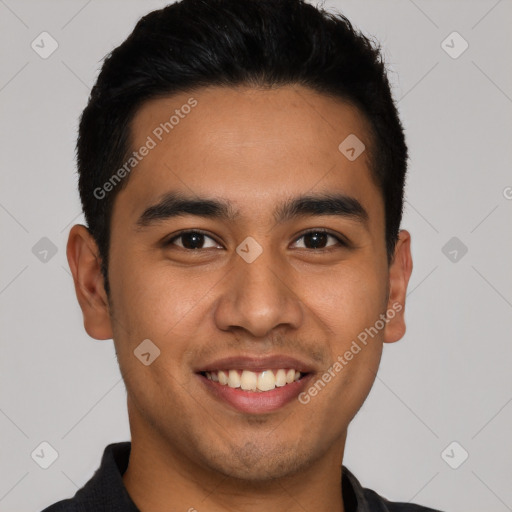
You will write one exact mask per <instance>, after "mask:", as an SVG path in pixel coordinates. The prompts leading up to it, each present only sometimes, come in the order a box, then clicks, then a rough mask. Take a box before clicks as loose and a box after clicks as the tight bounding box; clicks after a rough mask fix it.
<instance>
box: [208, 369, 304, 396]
mask: <svg viewBox="0 0 512 512" xmlns="http://www.w3.org/2000/svg"><path fill="white" fill-rule="evenodd" d="M274 372H275V373H274ZM206 377H207V378H208V379H210V380H213V381H214V382H218V383H219V384H222V385H223V386H229V387H230V388H241V389H243V390H244V391H270V390H272V389H275V388H276V387H278V388H279V387H282V386H285V385H286V384H291V383H292V382H294V381H296V380H299V379H300V378H301V373H300V372H299V371H297V370H294V369H289V370H286V369H279V370H264V371H262V372H257V373H256V372H251V371H250V370H219V371H211V372H206Z"/></svg>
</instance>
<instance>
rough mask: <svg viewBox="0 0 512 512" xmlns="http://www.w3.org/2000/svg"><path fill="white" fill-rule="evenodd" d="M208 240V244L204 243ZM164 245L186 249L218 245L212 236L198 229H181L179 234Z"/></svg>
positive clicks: (207, 247)
mask: <svg viewBox="0 0 512 512" xmlns="http://www.w3.org/2000/svg"><path fill="white" fill-rule="evenodd" d="M177 240H181V242H180V243H176V241H177ZM208 241H210V242H209V245H205V242H208ZM165 245H177V246H178V247H181V248H183V249H188V250H197V249H209V248H211V247H218V244H217V242H216V241H215V240H213V238H211V237H210V236H208V235H206V234H204V233H201V232H200V231H183V232H182V233H180V234H179V235H177V236H175V237H173V238H171V239H170V240H169V241H168V242H167V243H166V244H165Z"/></svg>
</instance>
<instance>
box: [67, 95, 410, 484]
mask: <svg viewBox="0 0 512 512" xmlns="http://www.w3.org/2000/svg"><path fill="white" fill-rule="evenodd" d="M184 105H189V107H190V108H186V107H184ZM176 110H178V112H177V113H176V114H175V111H176ZM173 114H175V118H174V119H172V120H171V123H172V124H168V125H165V124H164V123H166V122H169V119H170V117H171V115H173ZM178 118H179V120H178V121H177V122H176V119H178ZM163 126H165V127H166V129H165V128H163ZM170 126H172V128H170ZM167 132H168V133H167ZM350 134H354V135H355V136H357V138H358V139H359V140H360V141H362V142H363V143H364V144H365V145H366V147H367V148H369V146H370V140H369V137H368V125H367V124H366V122H365V120H364V118H363V117H362V116H361V114H360V113H359V112H358V110H357V109H355V108H354V107H352V106H350V105H348V104H346V103H343V102H341V101H337V100H334V99H332V98H329V97H326V96H323V95H320V94H317V93H315V92H312V91H310V90H308V89H305V88H301V87H298V86H294V87H291V86H290V87H281V88H279V89H274V90H256V89H250V88H239V89H234V88H203V89H199V90H197V91H194V92H193V93H192V92H191V93H187V94H180V95H175V96H172V97H169V98H163V99H157V100H152V101H150V102H148V103H146V104H144V105H143V106H142V107H141V109H140V110H139V111H138V113H137V115H136V116H135V118H134V120H133V124H132V148H133V149H134V150H139V148H141V147H143V146H146V147H148V148H149V149H148V151H144V150H141V151H140V155H139V156H141V155H142V153H145V156H143V157H142V156H141V158H140V161H139V160H137V164H136V165H135V166H133V170H132V171H131V173H130V176H129V179H128V182H127V184H126V187H124V188H123V189H122V190H121V191H120V192H119V194H118V195H117V197H116V199H115V202H114V208H113V213H112V220H111V242H110V258H109V281H110V287H111V295H110V297H109V299H108V300H107V299H106V297H105V295H104V292H102V291H101V289H100V291H98V292H97V294H96V295H97V297H103V299H104V305H105V306H104V307H102V306H101V299H97V300H96V298H94V296H93V295H94V293H95V291H91V290H93V286H92V285H91V286H89V287H88V289H89V292H90V293H91V294H93V295H91V296H89V298H88V300H87V301H86V300H84V298H83V297H82V298H81V304H82V308H83V310H84V318H85V326H86V329H87V330H88V332H89V334H91V336H93V337H96V338H105V339H106V338H110V337H113V338H114V342H115V347H116V351H117V355H118V360H119V365H120V368H121V372H122V374H123V377H124V380H125V384H126V387H127V392H128V407H129V414H130V424H131V428H132V438H133V439H135V438H136V437H137V436H138V437H139V438H141V439H142V438H144V439H146V441H145V442H146V443H151V446H152V447H153V448H156V447H158V449H159V450H160V451H162V452H166V453H167V454H168V455H169V456H171V457H173V458H174V459H175V460H176V459H178V460H180V461H181V463H182V464H183V465H187V466H188V467H190V468H193V467H196V468H201V471H215V472H220V473H221V474H226V475H232V476H235V477H238V478H241V479H246V480H266V479H270V478H276V477H280V476H283V475H287V474H291V473H293V472H296V471H300V470H301V469H303V468H305V467H307V466H308V465H311V464H312V463H313V462H314V461H317V460H320V459H321V458H322V457H326V456H327V454H328V453H335V458H336V459H337V460H338V462H339V457H340V454H341V453H342V452H343V445H344V439H345V434H346V429H347V426H348V424H349V422H350V421H351V419H352V418H353V417H354V415H355V414H356V412H357V410H358V409H359V408H360V406H361V405H362V403H363V402H364V400H365V398H366V396H367V394H368V393H369V390H370V388H371V386H372V383H373V381H374V378H375V373H376V372H377V368H378V364H379V361H380V357H381V351H382V343H383V342H386V341H388V342H389V341H396V340H397V339H399V338H400V337H401V336H402V335H403V332H404V323H403V306H404V299H405V289H406V287H407V281H408V278H409V274H410V270H411V265H410V251H409V245H408V234H407V232H404V231H402V232H401V239H400V241H399V244H398V246H397V253H396V254H397V255H398V256H397V257H396V258H395V261H394V262H393V264H392V266H391V267H389V266H388V264H387V258H386V248H385V226H384V205H383V199H382V197H381V193H380V191H379V189H378V188H377V186H376V184H375V183H374V181H373V180H372V177H371V174H370V170H369V164H370V162H369V159H368V152H367V151H363V152H362V153H361V155H360V156H359V157H357V158H356V159H355V160H354V159H353V158H351V159H349V158H347V154H348V155H349V156H353V155H352V153H351V152H350V150H348V153H347V152H345V153H342V152H341V151H340V150H339V149H338V146H339V145H340V143H341V142H342V141H344V139H346V138H347V136H349V135H350ZM148 137H149V138H148ZM132 163H133V162H132ZM125 179H126V178H125ZM75 235H76V233H75ZM77 236H78V235H77ZM87 243H88V244H89V247H92V248H93V249H92V250H93V251H94V246H93V244H91V241H90V240H88V241H87ZM71 245H72V242H71V237H70V246H71ZM85 245H86V244H84V246H85ZM84 250H85V249H84ZM76 252H78V251H75V253H76ZM72 253H73V250H72V249H69V248H68V255H70V254H71V260H73V256H72ZM86 261H87V259H86V258H83V263H82V264H83V265H84V266H85V265H86V263H85V262H86ZM91 261H92V259H91ZM70 265H71V266H72V267H73V265H74V264H73V263H72V262H71V261H70ZM74 266H75V267H77V268H79V266H80V263H77V264H76V265H74ZM90 270H91V275H92V274H93V273H94V272H93V268H92V264H91V267H90ZM95 271H96V272H98V270H97V269H96V270H95ZM74 274H75V272H74ZM85 274H86V272H84V275H85ZM96 276H99V273H97V274H96ZM91 282H92V280H91ZM78 288H80V286H78V287H77V290H78ZM81 288H84V286H82V287H81ZM85 288H87V286H85ZM100 288H101V286H100ZM79 298H80V297H79ZM86 302H87V304H86ZM91 302H92V303H93V304H94V306H91ZM390 312H391V313H392V314H391V315H390ZM386 315H387V316H388V318H386ZM383 318H386V320H385V321H384V320H383ZM379 319H380V322H379ZM383 324H384V326H382V325H383ZM372 328H373V330H372ZM368 330H370V332H371V333H372V336H370V335H368ZM375 331H377V332H375ZM365 332H366V343H363V341H362V340H363V338H364V334H362V333H365ZM143 340H151V341H150V342H145V343H146V345H142V348H143V349H142V348H140V349H138V347H139V345H140V344H141V342H143ZM354 343H355V344H354ZM356 346H358V347H359V350H357V349H356V348H355V347H356ZM156 347H157V348H158V350H159V355H158V357H156V358H155V355H156V351H157V349H156ZM134 351H135V352H136V353H137V351H139V352H138V353H139V355H140V352H144V353H145V354H149V355H145V356H143V359H144V358H145V359H146V363H149V364H143V363H142V362H141V360H140V359H139V358H138V357H136V356H135V354H134ZM348 352H350V353H351V354H352V357H350V355H349V354H348ZM336 363H338V364H336ZM340 366H341V368H340ZM244 370H245V371H244ZM326 375H327V376H326ZM329 376H330V378H329ZM286 378H288V380H286ZM296 379H299V380H296ZM226 380H227V381H228V383H227V384H226V383H225V382H226ZM236 386H242V387H244V388H246V389H245V390H244V389H242V388H241V387H238V388H236ZM254 388H256V389H254ZM315 389H316V392H315V391H314V390H315Z"/></svg>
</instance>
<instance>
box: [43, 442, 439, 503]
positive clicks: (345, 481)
mask: <svg viewBox="0 0 512 512" xmlns="http://www.w3.org/2000/svg"><path fill="white" fill-rule="evenodd" d="M130 449H131V443H130V442H123V443H113V444H109V445H108V446H107V447H106V448H105V451H104V452H103V458H102V460H101V466H100V467H99V469H97V470H96V472H95V473H94V475H93V476H92V478H91V479H90V480H89V481H88V482H87V483H86V484H85V485H84V487H82V488H81V489H79V490H78V491H77V492H76V494H75V496H74V497H73V498H70V499H67V500H63V501H59V502H58V503H55V504H53V505H51V506H50V507H48V508H46V509H44V510H43V511H42V512H140V511H139V509H138V508H137V507H136V506H135V503H133V501H132V499H131V498H130V495H129V494H128V491H127V490H126V487H125V486H124V482H123V478H122V475H123V473H124V472H125V471H126V468H127V467H128V459H129V457H130ZM341 480H342V481H341V486H342V492H343V502H344V504H345V511H346V512H440V511H438V510H434V509H431V508H426V507H421V506H420V505H413V504H411V503H396V502H393V503H392V502H390V501H388V500H386V499H384V498H382V497H381V496H379V495H378V494H377V493H375V492H374V491H372V490H371V489H364V488H363V487H361V484H360V483H359V482H358V480H357V479H356V477H355V476H354V475H353V474H352V473H351V472H350V471H349V470H348V469H347V468H346V467H345V466H343V469H342V479H341Z"/></svg>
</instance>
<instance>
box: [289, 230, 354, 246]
mask: <svg viewBox="0 0 512 512" xmlns="http://www.w3.org/2000/svg"><path fill="white" fill-rule="evenodd" d="M301 239H303V240H304V241H303V245H302V247H301V246H299V248H304V249H325V248H327V247H331V246H335V245H341V246H345V245H346V243H345V242H344V241H343V240H341V239H340V238H338V237H337V236H335V235H332V234H330V233H328V232H327V231H324V230H319V229H316V230H311V231H308V232H307V233H304V234H302V235H301V236H300V237H299V238H298V239H297V240H296V242H295V243H297V242H298V241H299V240H301ZM332 240H334V242H335V243H334V244H333V243H331V244H329V241H332Z"/></svg>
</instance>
